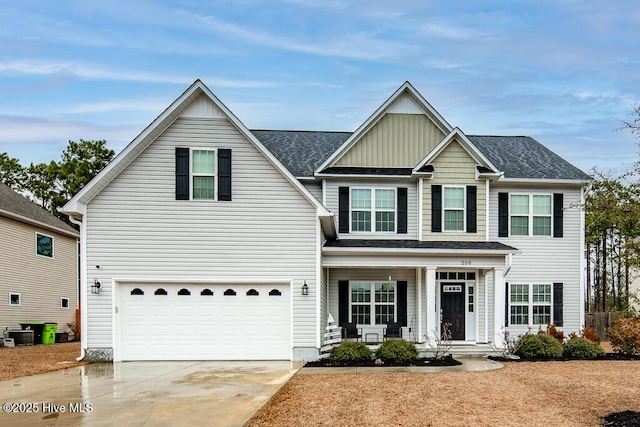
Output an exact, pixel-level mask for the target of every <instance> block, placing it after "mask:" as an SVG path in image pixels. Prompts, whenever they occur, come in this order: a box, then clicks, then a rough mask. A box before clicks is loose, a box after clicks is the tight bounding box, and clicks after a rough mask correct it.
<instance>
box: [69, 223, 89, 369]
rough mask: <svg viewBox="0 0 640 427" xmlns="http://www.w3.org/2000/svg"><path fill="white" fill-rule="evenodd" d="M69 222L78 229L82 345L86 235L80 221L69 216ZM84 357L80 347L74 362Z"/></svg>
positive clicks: (83, 349)
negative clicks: (78, 354)
mask: <svg viewBox="0 0 640 427" xmlns="http://www.w3.org/2000/svg"><path fill="white" fill-rule="evenodd" d="M69 221H71V222H72V223H73V224H76V225H77V226H78V227H80V294H79V295H78V300H79V301H80V342H81V343H82V342H83V341H85V339H86V329H87V325H86V324H87V322H86V319H85V316H84V311H85V304H86V301H85V300H86V297H85V298H81V297H82V296H86V295H87V292H86V288H87V280H86V277H85V274H86V273H85V270H86V269H85V268H84V261H85V251H84V248H85V244H86V243H85V238H86V233H84V224H83V223H82V221H81V220H79V219H76V218H74V217H73V216H71V215H69ZM86 356H87V352H86V349H85V347H84V346H83V345H81V346H80V356H79V357H76V361H78V362H80V361H82V360H84V358H85V357H86Z"/></svg>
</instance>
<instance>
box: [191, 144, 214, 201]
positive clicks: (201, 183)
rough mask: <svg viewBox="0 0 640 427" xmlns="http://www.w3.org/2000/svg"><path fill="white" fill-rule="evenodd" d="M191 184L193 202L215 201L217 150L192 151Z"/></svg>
mask: <svg viewBox="0 0 640 427" xmlns="http://www.w3.org/2000/svg"><path fill="white" fill-rule="evenodd" d="M191 182H192V186H191V192H192V193H191V198H192V199H193V200H215V198H216V152H215V150H198V149H193V150H191Z"/></svg>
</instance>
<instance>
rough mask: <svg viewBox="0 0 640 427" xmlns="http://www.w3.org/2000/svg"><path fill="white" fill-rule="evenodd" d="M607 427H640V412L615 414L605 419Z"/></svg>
mask: <svg viewBox="0 0 640 427" xmlns="http://www.w3.org/2000/svg"><path fill="white" fill-rule="evenodd" d="M602 418H603V419H604V426H605V427H638V426H640V412H634V411H622V412H613V413H611V414H608V415H606V416H604V417H602Z"/></svg>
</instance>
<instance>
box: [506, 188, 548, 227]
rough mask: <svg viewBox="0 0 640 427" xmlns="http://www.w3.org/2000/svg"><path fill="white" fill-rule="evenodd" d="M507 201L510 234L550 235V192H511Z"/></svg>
mask: <svg viewBox="0 0 640 427" xmlns="http://www.w3.org/2000/svg"><path fill="white" fill-rule="evenodd" d="M509 203H510V206H509V216H510V223H511V235H512V236H551V215H552V199H551V195H550V194H511V195H510V201H509Z"/></svg>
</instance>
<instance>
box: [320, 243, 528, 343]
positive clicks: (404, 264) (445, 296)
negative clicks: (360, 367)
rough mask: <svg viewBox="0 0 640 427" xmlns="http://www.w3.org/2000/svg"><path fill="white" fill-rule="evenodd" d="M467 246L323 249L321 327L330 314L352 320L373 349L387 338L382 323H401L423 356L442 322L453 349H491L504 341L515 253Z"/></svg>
mask: <svg viewBox="0 0 640 427" xmlns="http://www.w3.org/2000/svg"><path fill="white" fill-rule="evenodd" d="M498 245H500V244H498ZM465 246H466V248H465V249H458V250H449V251H433V250H428V249H427V250H424V249H423V250H420V249H418V250H411V249H406V248H403V250H387V251H384V250H380V249H379V248H371V249H363V248H360V250H359V251H357V252H356V251H349V250H347V251H344V250H342V251H341V250H334V249H335V248H334V249H329V250H326V251H323V252H325V253H324V257H323V267H324V269H325V270H324V276H325V288H324V289H323V292H324V295H323V297H324V302H325V307H326V312H325V313H326V314H325V318H324V319H323V320H322V321H321V324H322V325H326V315H328V314H329V313H330V314H332V316H333V317H334V318H335V320H336V323H337V325H338V326H343V325H344V324H345V323H351V324H355V326H356V327H357V328H358V330H359V331H360V334H361V337H360V339H361V340H362V341H363V342H365V343H368V344H370V345H372V346H375V345H377V344H379V343H381V342H382V341H383V340H384V329H385V328H386V327H387V324H388V323H391V322H399V323H400V324H401V325H402V328H401V338H402V339H405V340H407V341H410V342H414V343H416V344H417V345H418V348H419V349H420V351H421V352H424V353H425V355H427V354H428V353H429V352H430V351H431V348H432V346H434V345H435V338H436V337H440V336H441V334H442V331H443V324H449V325H450V330H451V334H452V337H451V339H452V343H453V345H454V347H453V348H452V351H451V353H453V354H461V355H462V354H467V355H480V354H484V355H486V354H487V353H491V352H492V351H493V347H494V344H495V346H498V347H500V346H501V345H502V339H501V337H502V333H503V329H504V325H505V274H506V273H508V271H509V268H510V261H511V254H512V253H514V252H515V251H516V250H515V249H513V248H509V247H506V246H504V245H500V246H501V247H497V248H487V247H483V248H481V249H476V248H473V247H471V248H469V244H468V242H465ZM507 248H508V249H507ZM325 249H326V248H325Z"/></svg>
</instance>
